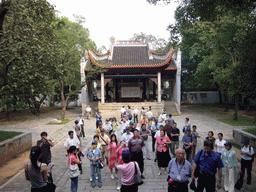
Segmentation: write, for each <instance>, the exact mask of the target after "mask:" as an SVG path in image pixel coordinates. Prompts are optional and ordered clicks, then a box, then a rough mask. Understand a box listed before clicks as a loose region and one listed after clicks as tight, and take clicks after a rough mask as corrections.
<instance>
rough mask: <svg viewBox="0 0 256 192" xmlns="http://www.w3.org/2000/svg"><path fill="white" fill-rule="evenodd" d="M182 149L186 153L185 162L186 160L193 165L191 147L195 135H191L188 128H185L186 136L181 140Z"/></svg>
mask: <svg viewBox="0 0 256 192" xmlns="http://www.w3.org/2000/svg"><path fill="white" fill-rule="evenodd" d="M182 142H183V149H184V150H185V152H186V160H188V161H189V162H190V163H191V165H192V163H193V146H194V144H195V135H193V134H192V133H191V129H190V128H189V127H187V128H186V134H184V136H183V138H182Z"/></svg>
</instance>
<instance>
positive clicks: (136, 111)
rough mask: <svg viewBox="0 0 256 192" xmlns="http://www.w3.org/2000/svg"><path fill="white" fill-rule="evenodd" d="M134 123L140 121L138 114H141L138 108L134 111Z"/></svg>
mask: <svg viewBox="0 0 256 192" xmlns="http://www.w3.org/2000/svg"><path fill="white" fill-rule="evenodd" d="M132 113H133V121H134V123H138V122H139V120H138V114H139V110H138V109H137V107H134V110H133V112H132Z"/></svg>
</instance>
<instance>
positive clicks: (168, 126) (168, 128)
mask: <svg viewBox="0 0 256 192" xmlns="http://www.w3.org/2000/svg"><path fill="white" fill-rule="evenodd" d="M171 130H172V127H171V126H170V124H169V121H168V120H166V121H165V126H164V131H165V133H166V135H167V136H168V137H169V139H171Z"/></svg>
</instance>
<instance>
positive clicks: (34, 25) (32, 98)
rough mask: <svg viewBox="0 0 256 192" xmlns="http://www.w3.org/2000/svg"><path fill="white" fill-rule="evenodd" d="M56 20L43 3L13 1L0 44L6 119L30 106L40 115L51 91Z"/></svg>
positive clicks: (48, 5) (39, 0) (0, 83)
mask: <svg viewBox="0 0 256 192" xmlns="http://www.w3.org/2000/svg"><path fill="white" fill-rule="evenodd" d="M2 3H4V1H3V2H2ZM54 18H55V15H54V9H53V7H52V6H51V5H50V4H49V3H48V2H47V1H44V0H38V1H34V0H23V1H18V0H13V1H11V3H10V4H9V7H8V12H7V14H5V17H4V24H3V31H2V32H3V33H2V36H1V42H0V72H1V79H0V86H1V91H0V92H1V94H0V98H1V106H4V105H5V106H6V108H7V115H9V111H12V110H15V109H16V108H18V107H27V106H29V108H30V109H31V111H32V112H33V113H38V112H39V109H40V106H41V104H42V102H43V101H44V99H45V97H46V95H47V94H49V92H51V91H52V83H51V79H50V77H49V74H50V71H52V69H53V65H52V64H53V62H52V59H53V57H52V55H51V53H52V50H53V47H54V46H55V45H54V39H53V30H52V28H51V24H52V22H53V20H54Z"/></svg>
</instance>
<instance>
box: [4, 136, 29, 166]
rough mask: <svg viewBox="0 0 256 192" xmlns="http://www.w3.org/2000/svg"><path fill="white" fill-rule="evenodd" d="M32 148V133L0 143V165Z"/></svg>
mask: <svg viewBox="0 0 256 192" xmlns="http://www.w3.org/2000/svg"><path fill="white" fill-rule="evenodd" d="M31 147H32V133H31V132H29V133H22V134H21V135H18V136H16V137H13V138H11V139H7V140H5V141H2V142H0V165H3V164H4V163H6V162H7V161H9V160H10V159H12V158H13V157H15V156H17V155H19V154H21V153H23V152H24V151H26V150H27V149H30V148H31Z"/></svg>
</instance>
